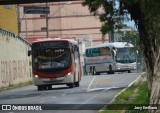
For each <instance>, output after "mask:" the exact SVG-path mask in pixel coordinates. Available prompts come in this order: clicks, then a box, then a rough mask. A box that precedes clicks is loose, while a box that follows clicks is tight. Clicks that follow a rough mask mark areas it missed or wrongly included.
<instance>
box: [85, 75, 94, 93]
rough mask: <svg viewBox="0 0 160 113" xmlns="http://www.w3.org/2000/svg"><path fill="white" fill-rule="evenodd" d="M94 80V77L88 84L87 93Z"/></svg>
mask: <svg viewBox="0 0 160 113" xmlns="http://www.w3.org/2000/svg"><path fill="white" fill-rule="evenodd" d="M95 78H96V77H94V78H93V79H92V81H91V82H90V84H89V86H88V88H87V92H88V91H89V88H90V86H91V85H92V83H93V81H94V79H95Z"/></svg>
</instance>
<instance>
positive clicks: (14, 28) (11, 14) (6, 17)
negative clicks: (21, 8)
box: [0, 5, 18, 34]
mask: <svg viewBox="0 0 160 113" xmlns="http://www.w3.org/2000/svg"><path fill="white" fill-rule="evenodd" d="M0 17H1V18H0V28H2V29H5V30H7V31H10V32H12V33H15V34H18V24H17V8H16V5H0Z"/></svg>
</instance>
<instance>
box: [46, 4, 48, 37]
mask: <svg viewBox="0 0 160 113" xmlns="http://www.w3.org/2000/svg"><path fill="white" fill-rule="evenodd" d="M47 7H48V3H47V2H46V8H47ZM48 19H49V17H48V14H47V13H46V38H49V28H48Z"/></svg>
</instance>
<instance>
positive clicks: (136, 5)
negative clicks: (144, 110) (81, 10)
mask: <svg viewBox="0 0 160 113" xmlns="http://www.w3.org/2000/svg"><path fill="white" fill-rule="evenodd" d="M83 5H88V6H89V9H90V11H91V12H93V13H94V14H95V15H96V14H99V15H100V20H101V22H102V23H103V25H102V28H101V32H102V34H103V35H104V34H106V33H107V32H109V31H111V30H113V28H114V27H119V26H118V25H116V26H115V23H117V21H118V23H120V22H122V21H125V20H126V17H127V15H128V14H130V17H131V19H132V20H134V21H135V24H136V27H137V29H138V32H139V36H140V39H139V40H140V46H141V49H142V53H143V57H144V61H145V66H146V69H147V82H148V88H149V94H150V95H149V96H150V104H159V102H160V13H159V9H160V0H85V1H84V3H83ZM117 5H118V6H119V7H117ZM100 8H103V10H104V12H103V13H99V12H98V9H100ZM115 17H120V18H115ZM127 19H128V18H127ZM113 26H114V27H113ZM152 112H155V111H152Z"/></svg>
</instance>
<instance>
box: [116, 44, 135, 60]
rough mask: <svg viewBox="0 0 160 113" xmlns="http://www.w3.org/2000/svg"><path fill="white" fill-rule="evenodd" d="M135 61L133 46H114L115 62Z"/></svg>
mask: <svg viewBox="0 0 160 113" xmlns="http://www.w3.org/2000/svg"><path fill="white" fill-rule="evenodd" d="M135 61H136V54H135V52H134V50H133V48H131V47H130V48H116V62H117V63H133V62H135Z"/></svg>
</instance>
